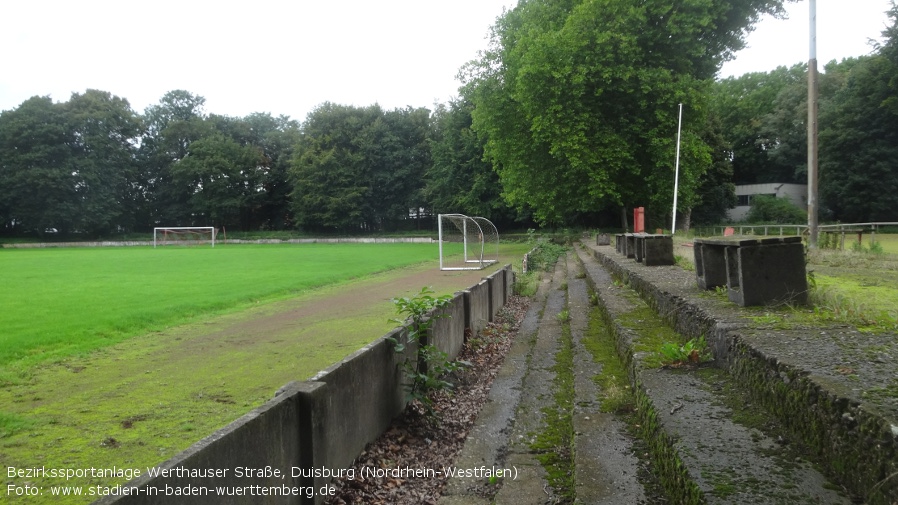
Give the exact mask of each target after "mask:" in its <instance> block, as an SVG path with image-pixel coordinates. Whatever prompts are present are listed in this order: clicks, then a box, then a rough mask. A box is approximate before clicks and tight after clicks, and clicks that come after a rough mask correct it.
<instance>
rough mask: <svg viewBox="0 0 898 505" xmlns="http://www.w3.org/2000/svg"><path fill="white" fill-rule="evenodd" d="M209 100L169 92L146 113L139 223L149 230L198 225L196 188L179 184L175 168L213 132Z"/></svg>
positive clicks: (141, 160) (190, 94)
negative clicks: (208, 118)
mask: <svg viewBox="0 0 898 505" xmlns="http://www.w3.org/2000/svg"><path fill="white" fill-rule="evenodd" d="M205 102H206V100H205V98H203V97H201V96H198V95H194V94H192V93H190V92H188V91H184V90H174V91H169V92H167V93H166V94H165V95H163V96H162V98H161V99H160V100H159V103H158V104H155V105H151V106H149V107H147V109H146V111H145V112H144V114H143V120H144V123H145V125H146V135H145V136H144V137H143V138H142V139H141V143H140V151H139V161H140V177H139V181H140V185H141V187H142V192H141V196H142V201H141V203H140V208H141V211H140V213H139V217H138V219H139V221H140V222H141V223H142V224H143V225H144V226H145V227H152V226H156V225H165V226H175V225H185V226H189V225H194V224H205V223H197V222H195V220H194V219H193V216H192V215H191V209H190V203H189V200H190V197H191V195H192V189H191V188H190V187H187V186H179V185H177V184H176V183H175V181H174V178H173V176H172V173H171V169H172V166H173V165H174V164H175V163H176V162H177V161H179V160H181V159H183V158H184V157H185V156H187V154H188V152H189V147H190V143H191V142H193V141H195V140H197V139H200V138H202V137H203V136H204V135H207V134H210V133H211V132H212V127H211V125H210V124H208V123H206V122H205V119H206V113H205V111H204V109H203V105H204V104H205Z"/></svg>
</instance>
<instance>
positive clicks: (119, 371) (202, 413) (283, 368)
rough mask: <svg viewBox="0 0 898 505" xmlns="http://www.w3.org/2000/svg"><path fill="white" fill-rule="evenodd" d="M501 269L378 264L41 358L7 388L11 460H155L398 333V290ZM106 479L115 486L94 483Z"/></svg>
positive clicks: (0, 443) (1, 401)
mask: <svg viewBox="0 0 898 505" xmlns="http://www.w3.org/2000/svg"><path fill="white" fill-rule="evenodd" d="M500 264H504V263H500ZM496 268H498V267H494V268H492V269H490V270H482V271H465V272H440V271H439V270H437V269H436V268H434V267H433V265H427V266H419V267H415V268H413V269H404V270H401V271H396V272H389V273H385V274H379V275H376V276H372V277H370V278H365V279H361V280H358V281H354V282H352V283H350V284H346V285H342V286H332V287H329V288H324V289H319V290H315V291H312V292H309V293H307V294H304V295H302V296H300V297H297V298H295V299H290V300H284V301H278V302H274V303H268V304H261V305H259V306H257V307H254V308H250V309H248V310H244V311H241V312H239V313H233V314H228V315H224V316H219V317H209V318H203V319H202V320H199V321H197V322H194V323H191V324H188V325H184V326H179V327H175V328H169V329H166V330H164V331H161V332H153V333H149V334H146V335H142V336H138V337H134V338H131V339H129V340H127V341H126V342H123V343H120V344H117V345H115V346H112V347H109V348H106V349H104V350H102V351H98V352H95V353H93V354H91V355H89V356H86V357H79V358H72V359H68V360H66V361H65V362H63V363H61V364H58V365H53V366H45V367H38V368H37V369H35V370H33V371H32V373H31V375H30V377H29V380H28V381H27V383H25V384H22V385H14V386H10V387H8V388H5V389H4V390H2V391H0V405H2V406H3V407H2V408H0V410H2V412H0V414H4V415H7V416H9V417H11V418H12V419H14V420H17V422H18V423H19V424H21V425H23V426H24V428H22V429H19V430H18V431H17V432H15V433H14V434H13V435H11V436H8V437H5V438H0V460H2V461H4V462H5V463H6V464H8V465H13V466H19V467H35V466H46V467H61V468H71V467H97V468H101V467H112V466H118V467H124V468H127V467H134V468H138V467H144V466H152V465H154V464H156V463H158V462H160V461H163V460H165V459H167V458H168V457H170V456H172V455H174V454H176V453H177V452H179V451H180V450H183V449H185V448H186V447H188V446H189V445H190V444H192V443H193V442H195V441H196V440H198V439H199V438H201V437H203V436H205V435H207V434H209V433H212V432H213V431H215V430H216V429H218V428H220V427H222V426H224V425H225V424H227V423H228V422H230V421H232V420H234V419H236V418H237V417H239V416H241V415H242V414H244V413H246V412H247V411H249V410H251V409H252V408H254V407H256V406H258V405H260V404H261V403H263V402H264V401H266V400H268V399H269V398H271V396H272V395H273V394H274V392H275V391H276V390H277V389H278V388H279V387H281V386H282V385H284V384H286V383H287V382H289V381H293V380H304V379H307V378H309V377H311V376H312V375H314V374H315V373H316V372H317V371H319V370H321V369H323V368H325V367H326V366H328V365H329V364H331V363H333V362H336V361H338V360H339V359H341V358H342V357H343V356H346V355H348V354H350V353H352V352H353V351H355V350H357V349H358V348H360V347H362V346H364V345H365V344H367V343H369V342H370V341H372V340H373V339H375V338H377V337H379V336H381V335H383V334H384V333H386V332H387V331H389V329H391V328H392V327H394V326H396V325H395V324H394V323H390V322H389V319H390V318H392V317H394V316H395V310H394V307H393V305H392V303H390V299H391V298H394V297H400V296H411V295H413V294H414V293H416V292H418V291H419V290H420V289H421V288H422V287H424V286H432V287H433V289H434V290H435V291H436V292H437V293H438V294H448V293H453V292H455V291H458V290H460V289H464V288H466V287H468V286H471V285H473V284H476V283H477V282H478V281H479V280H480V279H481V278H482V277H484V276H486V275H489V274H490V273H492V272H493V271H495V270H496ZM100 483H102V484H103V485H111V484H112V483H110V482H109V481H108V480H104V481H102V482H84V483H83V484H100ZM35 484H36V485H47V486H49V485H59V484H61V483H60V482H53V481H52V480H46V481H45V482H35ZM40 502H41V501H40V500H37V501H34V502H32V503H40ZM81 502H84V500H83V499H82V500H76V501H73V502H72V503H81ZM23 503H28V502H27V501H25V502H23Z"/></svg>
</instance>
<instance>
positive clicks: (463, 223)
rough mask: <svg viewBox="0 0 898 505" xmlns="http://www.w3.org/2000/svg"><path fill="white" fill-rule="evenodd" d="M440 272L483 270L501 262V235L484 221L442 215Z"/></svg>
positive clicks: (439, 224) (440, 226)
mask: <svg viewBox="0 0 898 505" xmlns="http://www.w3.org/2000/svg"><path fill="white" fill-rule="evenodd" d="M437 222H438V231H439V244H440V270H480V269H482V268H486V267H487V266H489V265H492V264H494V263H498V262H499V231H498V230H497V229H496V226H495V225H494V224H493V223H492V222H491V221H490V220H489V219H486V218H484V217H469V216H465V215H463V214H440V215H439V216H438V219H437Z"/></svg>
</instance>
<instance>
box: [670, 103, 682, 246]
mask: <svg viewBox="0 0 898 505" xmlns="http://www.w3.org/2000/svg"><path fill="white" fill-rule="evenodd" d="M682 130H683V104H680V120H679V122H678V123H677V161H676V168H675V169H674V201H673V222H672V223H671V224H670V234H671V235H673V234H674V233H676V232H677V193H678V192H679V189H680V132H682Z"/></svg>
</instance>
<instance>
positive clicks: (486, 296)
mask: <svg viewBox="0 0 898 505" xmlns="http://www.w3.org/2000/svg"><path fill="white" fill-rule="evenodd" d="M464 296H465V320H466V321H467V326H468V328H470V329H471V334H472V335H477V334H478V333H480V331H481V330H482V329H484V328H485V327H486V325H487V323H489V322H490V320H491V318H490V286H489V281H487V280H485V279H484V280H482V281H480V282H479V283H477V284H476V285H474V286H471V287H470V288H468V290H467V291H465V292H464Z"/></svg>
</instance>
